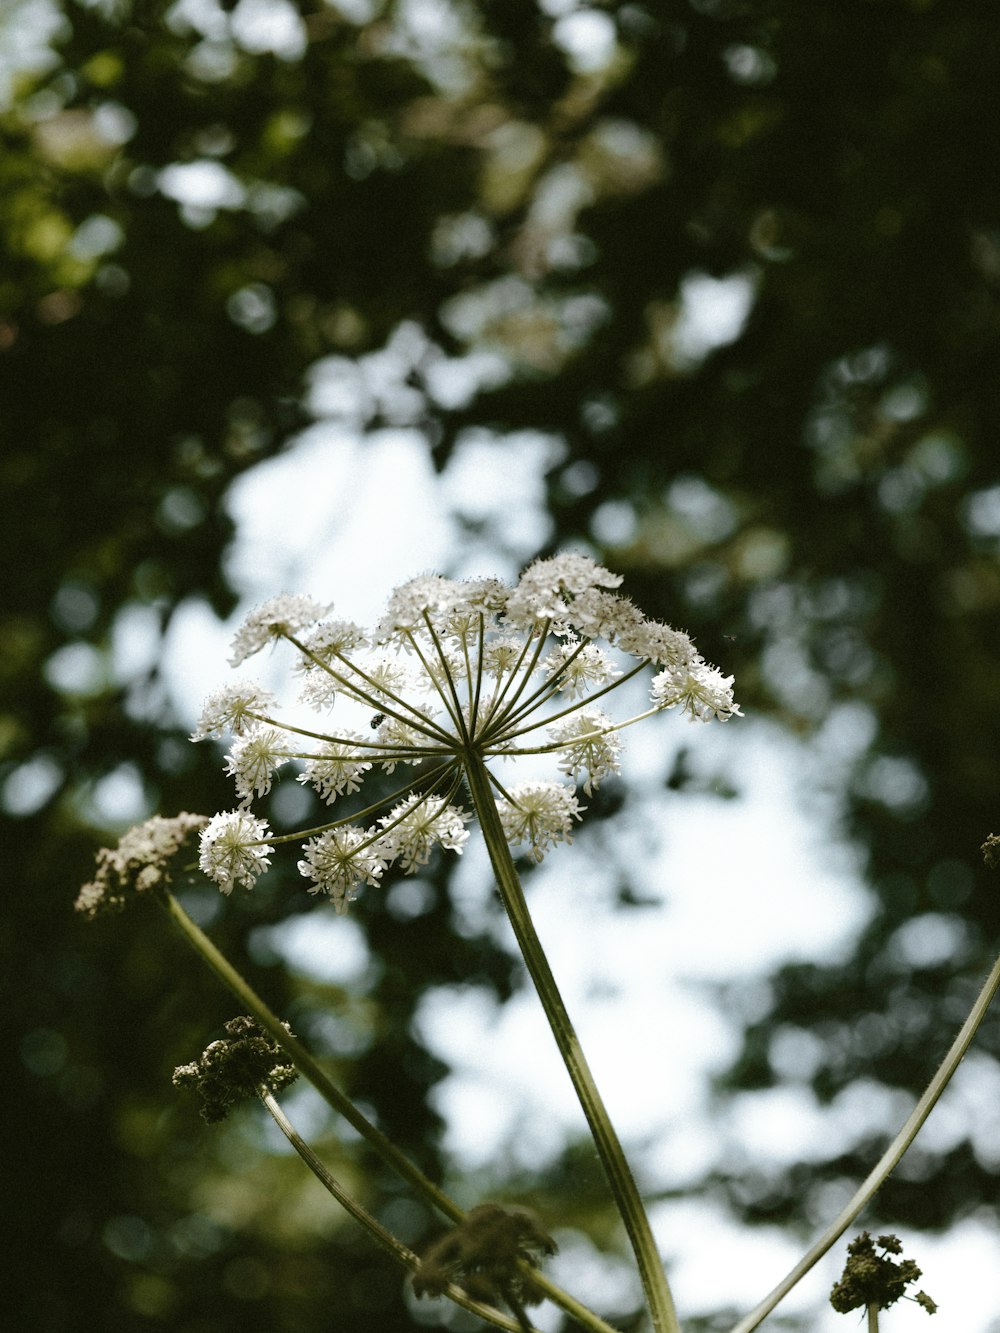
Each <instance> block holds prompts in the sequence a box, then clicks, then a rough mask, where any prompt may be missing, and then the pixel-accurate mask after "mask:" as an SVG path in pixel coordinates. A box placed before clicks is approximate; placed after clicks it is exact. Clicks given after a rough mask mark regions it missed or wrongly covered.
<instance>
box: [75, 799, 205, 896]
mask: <svg viewBox="0 0 1000 1333" xmlns="http://www.w3.org/2000/svg"><path fill="white" fill-rule="evenodd" d="M207 823H208V820H207V819H206V818H205V816H204V815H191V814H187V813H186V812H184V813H182V814H179V815H174V816H173V818H171V819H166V818H164V817H163V816H161V815H153V817H152V819H147V820H146V821H145V823H143V824H136V826H135V827H134V828H130V829H129V831H128V832H127V833H126V834H124V835H123V836H122V838H121V839H120V841H119V843H118V846H117V847H114V848H111V847H102V848H101V850H100V851H99V852H98V853H97V868H96V870H95V871H94V878H93V879H92V880H90V881H89V883H87V884H84V886H83V888H82V889H81V890H80V893H79V896H78V897H77V900H76V902H75V903H74V906H75V908H76V910H77V911H78V912H80V913H81V914H82V915H83V916H85V917H89V918H90V919H93V918H94V917H96V916H102V915H106V914H108V913H113V912H120V911H121V910H122V909H123V908H124V906H125V904H126V902H127V901H128V899H129V898H130V897H131V896H132V895H133V894H142V893H149V892H150V891H151V890H153V889H158V888H167V887H168V886H169V884H170V882H171V878H172V877H171V863H172V862H173V860H174V857H175V856H176V855H177V853H178V852H179V851H180V849H181V847H182V846H183V845H184V843H185V841H186V840H187V839H188V838H189V837H190V836H191V834H192V833H193V832H194V830H195V829H201V828H204V826H205V825H206V824H207Z"/></svg>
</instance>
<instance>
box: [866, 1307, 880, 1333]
mask: <svg viewBox="0 0 1000 1333" xmlns="http://www.w3.org/2000/svg"><path fill="white" fill-rule="evenodd" d="M868 1333H878V1306H877V1305H869V1307H868Z"/></svg>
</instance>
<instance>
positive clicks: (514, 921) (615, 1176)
mask: <svg viewBox="0 0 1000 1333" xmlns="http://www.w3.org/2000/svg"><path fill="white" fill-rule="evenodd" d="M464 758H465V767H466V776H467V778H468V782H469V791H470V794H471V796H472V802H473V805H474V806H475V808H476V814H477V816H478V818H479V824H480V827H481V828H482V830H483V837H484V838H485V840H486V846H487V849H488V851H489V855H490V861H491V863H492V866H493V873H494V875H495V876H496V881H497V886H498V888H499V890H500V895H501V897H502V898H503V903H504V906H505V907H506V909H507V915H508V917H509V918H510V923H511V926H512V927H513V930H514V935H515V937H516V939H517V942H518V945H519V947H520V949H521V953H522V955H523V957H524V961H525V965H526V966H527V969H528V972H529V974H530V976H531V979H532V981H533V982H534V984H535V989H536V991H537V992H538V997H539V999H540V1000H541V1002H542V1008H543V1009H544V1010H545V1016H546V1018H547V1019H548V1021H549V1026H550V1027H551V1029H552V1034H553V1036H554V1037H555V1040H556V1045H557V1046H558V1048H559V1053H560V1055H561V1056H562V1058H563V1063H564V1064H565V1066H566V1069H567V1071H568V1073H569V1076H570V1078H571V1080H572V1082H573V1087H574V1089H575V1090H576V1095H577V1097H578V1098H579V1101H580V1105H581V1107H582V1108H583V1113H584V1115H585V1116H586V1119H587V1124H588V1125H589V1126H590V1132H591V1134H592V1135H593V1138H594V1144H595V1146H596V1148H597V1152H598V1155H599V1156H600V1159H601V1162H602V1163H603V1165H604V1169H605V1171H606V1173H607V1176H608V1181H609V1183H610V1185H611V1192H612V1194H613V1196H614V1199H615V1203H616V1204H617V1206H618V1211H619V1212H620V1214H621V1217H622V1220H623V1222H624V1223H625V1230H626V1231H627V1233H628V1237H629V1240H630V1242H631V1245H632V1250H633V1252H634V1254H635V1257H636V1262H637V1263H638V1266H639V1274H640V1276H641V1278H642V1285H643V1290H644V1291H645V1294H646V1300H647V1302H648V1304H649V1311H650V1315H651V1316H652V1320H653V1327H654V1329H656V1330H657V1333H680V1325H679V1323H678V1321H677V1314H676V1311H675V1310H674V1302H673V1297H672V1296H671V1294H670V1286H669V1284H668V1282H667V1279H666V1275H665V1273H664V1271H663V1265H662V1263H661V1262H660V1256H659V1253H658V1251H657V1248H656V1242H655V1240H654V1238H653V1233H652V1229H651V1228H650V1225H649V1218H648V1217H647V1215H646V1210H645V1208H644V1206H643V1203H642V1199H641V1197H640V1195H639V1190H638V1187H637V1186H636V1183H635V1178H634V1177H633V1175H632V1171H631V1169H630V1167H629V1164H628V1162H627V1161H626V1160H625V1154H624V1152H623V1150H622V1146H621V1143H620V1142H619V1139H618V1135H617V1133H616V1132H615V1129H614V1126H613V1125H612V1123H611V1119H610V1117H609V1115H608V1112H607V1109H606V1108H605V1106H604V1102H603V1101H602V1100H601V1095H600V1093H599V1092H598V1090H597V1085H596V1083H595V1082H594V1078H593V1075H592V1074H591V1072H590V1068H589V1066H588V1064H587V1061H586V1058H585V1056H584V1054H583V1050H582V1048H581V1046H580V1042H579V1039H578V1037H577V1035H576V1032H575V1031H574V1029H573V1024H572V1023H571V1022H570V1018H569V1014H568V1013H567V1012H566V1006H565V1005H564V1003H563V999H562V996H561V995H560V994H559V989H558V987H557V986H556V982H555V978H554V977H553V975H552V969H551V968H550V967H549V962H548V959H547V958H546V956H545V951H544V949H543V948H542V945H541V941H540V940H539V938H538V935H537V933H536V931H535V927H534V923H533V922H532V920H531V915H530V913H529V912H528V907H527V904H526V903H525V900H524V891H523V889H522V888H521V882H520V879H519V878H518V874H517V870H516V869H515V867H514V862H513V860H512V858H511V854H510V849H509V848H508V846H507V839H506V838H505V836H504V832H503V826H502V824H501V822H500V816H499V815H498V814H497V808H496V803H495V801H494V799H493V792H492V789H491V787H490V779H489V774H488V772H487V769H486V765H485V764H484V762H483V760H482V758H481V756H480V755H479V754H478V753H477V752H476V751H474V750H471V751H469V752H467V753H466V755H465V757H464Z"/></svg>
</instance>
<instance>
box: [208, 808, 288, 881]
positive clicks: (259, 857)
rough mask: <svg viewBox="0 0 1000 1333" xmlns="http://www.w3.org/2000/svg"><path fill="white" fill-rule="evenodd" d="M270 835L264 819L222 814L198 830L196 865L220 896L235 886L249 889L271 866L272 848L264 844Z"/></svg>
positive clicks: (236, 812)
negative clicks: (199, 842) (199, 837)
mask: <svg viewBox="0 0 1000 1333" xmlns="http://www.w3.org/2000/svg"><path fill="white" fill-rule="evenodd" d="M270 835H271V830H270V829H269V828H268V826H267V821H266V820H265V819H256V818H255V817H254V816H253V815H250V814H247V813H246V811H243V810H228V811H224V812H223V813H222V814H220V815H215V816H214V817H213V818H212V819H210V820H209V823H208V827H207V828H205V829H203V830H202V834H201V854H200V856H199V857H198V864H199V865H200V866H201V868H202V870H203V871H204V872H205V874H206V875H207V876H208V877H209V879H214V880H215V882H216V884H218V886H219V888H220V889H221V890H222V892H223V893H232V891H233V885H234V884H236V883H240V884H242V885H244V887H245V888H248V889H252V888H253V886H254V884H255V883H256V881H257V879H258V877H259V876H260V875H261V874H263V872H264V871H265V870H267V868H268V866H269V865H270V864H271V862H270V856H271V853H272V852H273V851H274V848H273V847H271V846H269V845H268V843H267V839H268V838H269V837H270Z"/></svg>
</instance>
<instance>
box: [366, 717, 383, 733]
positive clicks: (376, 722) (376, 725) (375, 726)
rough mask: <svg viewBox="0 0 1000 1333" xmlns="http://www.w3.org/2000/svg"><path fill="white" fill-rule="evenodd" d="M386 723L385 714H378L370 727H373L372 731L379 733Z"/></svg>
mask: <svg viewBox="0 0 1000 1333" xmlns="http://www.w3.org/2000/svg"><path fill="white" fill-rule="evenodd" d="M384 721H385V713H376V714H375V716H374V717H373V718H372V720H371V722H369V724H368V725H369V726H370V727H371V729H372V731H378V729H379V727H380V726H381V725H382V723H383V722H384Z"/></svg>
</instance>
